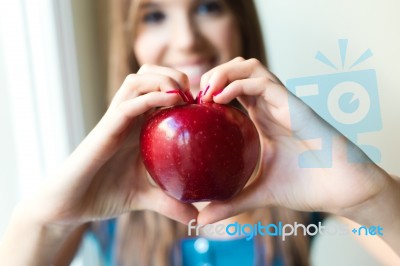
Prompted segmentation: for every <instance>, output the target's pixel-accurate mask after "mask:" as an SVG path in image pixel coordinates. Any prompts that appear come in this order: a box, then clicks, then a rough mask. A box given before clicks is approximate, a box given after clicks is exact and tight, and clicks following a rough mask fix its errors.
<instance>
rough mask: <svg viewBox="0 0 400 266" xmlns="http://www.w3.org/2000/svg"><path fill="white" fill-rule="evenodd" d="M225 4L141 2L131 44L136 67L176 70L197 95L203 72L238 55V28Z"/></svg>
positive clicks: (172, 0) (221, 1)
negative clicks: (144, 66) (186, 76)
mask: <svg viewBox="0 0 400 266" xmlns="http://www.w3.org/2000/svg"><path fill="white" fill-rule="evenodd" d="M225 1H226V0H143V1H141V3H140V7H139V12H138V17H137V27H138V28H137V36H136V40H135V43H134V53H135V56H136V58H137V60H138V63H139V65H142V64H145V63H146V64H154V65H161V66H167V67H172V68H175V69H177V70H180V71H182V72H184V73H185V74H187V75H188V77H189V81H190V86H191V90H192V92H193V93H194V94H197V92H198V91H199V89H200V88H199V84H200V78H201V76H202V75H203V74H204V73H205V72H206V71H208V70H209V69H211V68H212V67H214V66H217V65H219V64H222V63H224V62H227V61H229V60H230V59H232V58H234V57H236V56H239V55H240V54H241V50H242V47H241V41H240V33H239V29H238V25H237V23H236V20H235V18H234V17H233V13H232V12H231V10H230V9H229V7H228V6H227V4H226V2H225ZM203 89H204V88H203Z"/></svg>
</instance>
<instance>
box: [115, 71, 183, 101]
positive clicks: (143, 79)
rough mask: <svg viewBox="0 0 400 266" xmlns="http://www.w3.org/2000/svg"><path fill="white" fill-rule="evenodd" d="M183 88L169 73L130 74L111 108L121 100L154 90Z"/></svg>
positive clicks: (165, 90) (164, 90)
mask: <svg viewBox="0 0 400 266" xmlns="http://www.w3.org/2000/svg"><path fill="white" fill-rule="evenodd" d="M173 90H181V89H180V88H179V84H178V83H177V81H176V80H175V79H174V78H172V77H170V76H167V75H162V74H156V73H153V74H151V73H147V74H141V75H138V74H130V75H128V76H127V77H126V79H125V81H124V82H123V84H122V85H121V88H120V89H119V90H118V92H117V93H116V95H115V96H114V98H113V100H112V102H111V105H110V108H109V109H113V108H115V107H116V106H118V105H119V104H120V103H121V102H124V101H126V100H129V99H133V98H136V97H138V96H140V95H144V94H146V93H149V92H153V91H163V92H167V91H173Z"/></svg>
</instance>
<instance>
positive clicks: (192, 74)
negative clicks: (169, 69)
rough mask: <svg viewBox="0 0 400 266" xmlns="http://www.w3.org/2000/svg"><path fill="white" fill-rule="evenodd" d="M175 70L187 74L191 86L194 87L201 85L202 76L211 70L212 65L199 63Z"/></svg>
mask: <svg viewBox="0 0 400 266" xmlns="http://www.w3.org/2000/svg"><path fill="white" fill-rule="evenodd" d="M174 68H175V69H176V70H179V71H181V72H183V73H185V74H186V75H187V76H188V78H189V83H190V85H191V86H193V85H200V79H201V76H202V75H203V74H204V73H206V72H207V71H208V70H210V69H211V65H210V64H207V63H199V64H187V65H180V66H176V67H174Z"/></svg>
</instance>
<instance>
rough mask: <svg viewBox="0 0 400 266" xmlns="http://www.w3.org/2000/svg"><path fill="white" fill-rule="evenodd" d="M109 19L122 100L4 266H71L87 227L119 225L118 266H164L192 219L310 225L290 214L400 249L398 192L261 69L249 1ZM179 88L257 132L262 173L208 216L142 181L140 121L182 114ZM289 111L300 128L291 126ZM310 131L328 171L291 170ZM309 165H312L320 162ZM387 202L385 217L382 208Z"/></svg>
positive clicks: (15, 226)
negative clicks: (327, 143)
mask: <svg viewBox="0 0 400 266" xmlns="http://www.w3.org/2000/svg"><path fill="white" fill-rule="evenodd" d="M112 9H113V14H112V15H113V16H112V23H113V28H112V32H111V33H112V35H113V36H112V37H111V40H112V41H113V43H112V44H111V47H112V49H111V56H110V73H111V75H110V84H111V86H110V87H111V88H119V89H118V91H117V92H116V93H115V96H114V97H113V99H112V101H111V104H110V107H109V109H108V110H107V112H106V114H105V115H104V116H103V118H102V119H101V120H100V122H99V123H98V124H97V126H96V127H95V128H94V129H93V130H92V132H90V134H89V135H88V136H87V137H86V138H85V140H84V141H83V142H82V143H81V144H80V145H79V147H78V148H77V149H76V150H75V151H74V152H73V154H71V156H70V157H69V158H68V159H67V160H66V162H65V163H64V164H63V165H62V166H61V167H60V169H59V171H58V175H57V177H56V178H53V179H52V180H53V181H52V182H51V183H48V184H46V185H44V187H43V189H42V190H41V191H40V192H39V193H38V194H36V195H35V196H33V197H32V198H30V199H26V200H24V201H23V202H21V203H20V204H19V205H18V207H17V209H16V211H15V213H14V216H13V219H12V221H11V224H10V227H9V229H8V230H7V233H6V235H5V237H4V239H3V241H2V248H1V249H0V258H2V261H3V262H5V263H6V264H7V265H50V264H55V265H62V264H63V263H65V262H67V261H69V260H70V259H71V258H72V257H73V255H74V253H75V251H76V249H77V247H78V244H79V242H80V241H81V238H82V234H83V232H84V231H85V230H87V228H88V227H89V226H90V225H89V223H90V222H94V221H97V220H106V219H109V218H115V217H118V218H117V222H116V225H117V227H116V232H115V238H114V239H113V241H115V247H116V255H115V257H114V258H113V259H114V261H117V262H118V263H119V264H124V265H166V264H169V263H170V261H171V260H170V255H171V250H172V248H173V246H174V244H176V243H177V241H179V239H181V238H182V237H185V236H186V234H187V232H186V229H185V227H183V226H181V225H179V224H178V223H176V222H172V221H171V219H172V220H175V221H178V222H180V223H183V224H187V223H188V222H189V221H190V220H192V219H197V221H198V222H199V223H200V224H208V223H211V222H216V221H220V220H222V219H225V218H229V217H231V218H230V220H225V223H228V222H232V221H239V222H241V223H243V222H244V223H246V222H254V221H258V220H260V221H262V222H263V223H270V222H277V221H282V222H283V223H293V222H294V221H297V222H302V223H305V221H304V222H303V218H304V217H303V215H301V214H300V213H297V212H294V211H288V210H287V209H285V208H289V209H294V210H299V211H308V212H309V211H325V212H329V213H334V214H339V215H343V216H346V217H348V218H351V219H353V220H355V221H357V222H360V223H362V224H374V223H376V224H380V225H381V226H383V227H384V228H385V230H386V232H390V234H385V235H384V236H383V238H384V239H385V240H386V241H387V243H389V244H390V245H391V246H392V247H393V248H394V249H395V250H399V249H400V243H399V240H398V239H396V238H395V237H394V236H395V235H396V234H397V235H398V233H399V232H400V229H399V226H398V225H395V224H393V223H390V221H391V219H392V218H391V217H389V214H388V213H387V212H385V211H384V210H386V209H390V210H392V212H391V215H394V216H395V217H400V214H399V210H398V209H397V208H396V206H397V204H399V203H400V198H399V197H400V196H399V193H398V190H399V186H400V185H399V182H398V181H396V179H394V178H392V177H391V176H389V175H388V174H387V173H385V172H384V171H383V170H382V169H380V168H379V167H378V166H376V165H374V164H373V163H371V162H369V161H368V158H366V157H365V155H364V154H363V153H362V152H361V151H360V150H359V149H358V148H357V147H355V146H352V144H351V143H349V141H348V140H347V139H345V138H344V137H343V136H341V135H339V134H338V133H337V132H335V130H334V129H333V128H331V127H330V126H329V125H327V124H326V123H325V122H324V121H322V120H321V119H320V118H319V117H318V116H317V115H316V114H315V113H314V112H312V110H310V109H309V108H308V107H307V106H305V105H304V104H303V103H302V102H300V101H299V100H298V99H296V98H295V97H293V96H292V95H291V94H289V93H288V92H287V90H286V89H285V88H284V87H283V86H282V84H281V83H280V82H279V80H278V79H277V78H276V77H275V76H274V75H273V74H271V73H270V72H269V71H268V70H267V69H266V68H265V67H264V65H265V58H264V53H263V45H262V41H261V35H260V30H259V26H258V22H257V19H256V13H255V11H254V6H253V3H252V2H251V1H248V0H240V1H223V0H196V1H192V0H142V1H139V0H132V1H122V0H121V1H113V2H112ZM238 56H242V57H238ZM244 58H246V59H244ZM249 58H253V59H249ZM254 58H257V59H258V60H257V59H254ZM130 73H136V74H130ZM121 83H122V85H120V84H121ZM206 88H208V89H207V91H206ZM175 89H180V90H183V91H185V92H187V91H189V90H190V91H192V93H193V94H197V92H198V91H199V90H203V93H204V96H203V97H202V99H203V101H210V102H211V101H214V102H216V103H221V104H227V103H230V102H231V101H233V100H235V99H237V100H239V102H240V104H241V105H242V106H243V108H244V109H246V110H247V112H248V114H249V116H250V117H251V119H252V120H253V121H254V123H255V124H256V126H257V129H258V131H259V134H260V137H261V141H262V146H263V149H262V155H261V159H260V162H261V169H260V172H259V174H258V175H257V177H256V178H255V179H254V181H252V182H251V183H250V184H248V186H247V187H246V188H245V189H244V190H243V191H242V192H241V193H240V194H239V195H237V196H236V197H235V198H233V199H231V200H229V201H228V202H214V203H211V204H209V205H207V206H205V207H204V206H193V205H191V204H184V203H181V202H179V201H176V200H174V199H172V198H170V197H168V196H166V195H165V193H163V192H162V191H161V190H160V189H159V188H157V187H154V186H152V185H151V184H150V183H149V182H148V180H147V175H146V171H145V169H144V167H143V164H142V163H141V158H140V156H139V153H138V145H139V143H138V134H139V131H140V127H141V124H142V122H143V114H144V113H146V112H148V111H151V110H152V109H153V108H156V107H160V106H171V105H175V104H179V102H180V98H179V96H178V95H177V94H171V93H167V92H168V91H170V90H175ZM111 94H114V93H111ZM289 101H290V103H291V106H290V107H291V111H294V112H295V113H296V114H297V118H298V120H299V121H300V122H301V123H298V124H296V125H295V126H293V125H294V124H293V125H292V124H291V120H290V114H289V107H288V102H289ZM309 127H312V128H317V129H318V130H321V131H323V132H328V133H330V134H332V133H335V134H336V133H337V136H338V137H337V138H335V140H334V145H333V166H332V167H331V168H323V167H322V165H321V167H320V168H300V167H299V166H298V163H297V162H298V156H299V154H301V153H302V152H303V151H305V150H314V149H316V148H317V147H313V146H312V144H310V143H306V142H304V141H302V140H301V137H302V134H304V130H305V129H307V128H309ZM348 147H352V156H353V157H354V158H359V159H362V160H364V161H366V163H363V164H351V163H348V162H347V160H346V154H347V148H348ZM314 158H315V160H316V161H317V162H318V161H319V159H320V158H319V157H318V153H314ZM382 202H384V203H385V204H386V207H385V209H382V208H380V206H381V204H382ZM270 206H279V207H276V208H273V207H270ZM239 214H240V215H239ZM377 214H379V215H378V218H376V219H374V216H375V215H377ZM235 215H238V216H235ZM164 217H168V218H164ZM232 217H233V218H232ZM92 225H93V226H92V228H93V230H94V231H95V232H98V231H100V230H97V229H96V228H98V227H101V224H100V225H99V224H97V225H96V223H92ZM21 238H23V239H24V241H23V242H22V243H21V242H20V241H18V240H20V239H21ZM110 241H111V239H110V238H109V239H106V242H110ZM262 241H263V242H264V243H263V244H262V247H263V248H264V249H265V254H266V255H265V260H264V261H265V262H267V264H272V263H274V262H276V261H279V259H283V261H284V263H285V264H286V265H306V264H307V263H308V260H307V252H308V250H307V249H308V241H307V239H306V238H305V237H300V236H298V237H292V238H289V239H288V240H287V241H285V242H281V241H278V240H277V238H271V237H263V238H262ZM398 252H399V251H398ZM260 253H262V252H261V251H260ZM10 254H19V256H17V257H15V256H11V255H10Z"/></svg>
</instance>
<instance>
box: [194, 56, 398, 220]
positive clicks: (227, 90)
mask: <svg viewBox="0 0 400 266" xmlns="http://www.w3.org/2000/svg"><path fill="white" fill-rule="evenodd" d="M207 85H209V89H208V90H207V92H206V93H205V95H204V96H203V97H202V100H203V101H214V102H216V103H221V104H226V103H229V102H230V101H232V100H233V99H235V98H237V99H238V100H239V101H240V103H241V104H242V105H243V106H244V107H245V108H246V109H247V111H248V113H249V116H250V118H251V119H252V120H253V122H254V123H255V125H256V127H257V130H258V132H259V135H260V138H261V143H262V144H261V145H262V151H261V158H260V162H261V164H260V165H261V166H260V171H259V173H258V175H257V177H256V179H255V180H254V181H253V182H252V183H250V184H248V186H247V187H245V189H244V190H243V191H242V192H240V193H239V194H238V195H237V196H235V197H234V198H232V199H231V200H229V201H226V202H213V203H210V204H209V205H208V206H207V207H205V208H204V209H203V210H202V211H201V212H200V214H199V217H198V223H199V224H207V223H212V222H216V221H218V220H221V219H224V218H227V217H231V216H233V215H236V214H238V213H241V212H244V211H248V210H251V209H255V208H259V207H264V206H267V205H276V206H283V207H287V208H290V209H295V210H301V211H326V212H331V213H336V214H341V213H344V212H346V211H349V210H351V209H352V208H353V207H355V206H358V205H360V204H362V203H363V202H365V201H367V200H368V199H371V198H373V197H374V196H376V195H377V194H378V193H380V192H381V191H383V190H384V189H385V188H386V187H387V186H388V183H390V182H388V178H387V176H388V175H387V174H386V173H385V172H384V171H383V170H382V169H380V168H379V167H378V166H377V165H375V164H374V163H373V162H371V161H370V160H369V158H368V157H367V156H366V155H365V154H364V153H363V152H362V151H361V150H360V149H359V148H358V147H357V146H355V145H354V144H352V143H351V142H350V141H349V140H348V139H346V138H345V137H344V136H343V135H342V134H340V133H339V132H338V131H336V130H335V129H334V128H333V127H332V126H330V125H329V124H328V123H326V122H325V121H324V120H323V119H322V118H320V117H319V116H318V115H317V114H316V113H315V112H314V111H313V110H312V109H310V108H309V107H308V106H307V105H305V104H304V103H303V102H302V101H300V100H299V99H298V98H296V97H295V96H294V95H292V94H291V93H290V92H289V91H288V90H287V89H286V88H285V87H284V86H283V85H282V83H281V82H280V81H279V80H278V78H276V77H275V76H274V75H273V74H272V73H271V72H269V71H268V70H267V69H266V68H265V67H264V66H263V65H262V64H261V63H260V62H259V61H258V60H256V59H249V60H244V59H243V58H235V59H234V60H232V61H230V62H228V63H226V64H223V65H220V66H218V67H216V68H214V69H212V70H210V71H209V72H207V73H206V74H204V76H203V77H202V80H201V87H202V88H205V87H206V86H207ZM289 103H290V104H289ZM310 130H311V131H312V133H314V136H324V137H329V138H330V139H328V141H332V142H331V145H330V149H329V150H328V151H327V152H321V147H320V146H321V145H322V144H321V142H322V140H321V141H320V142H318V141H317V142H316V141H308V140H307V136H308V137H309V136H310V135H309V134H310ZM324 141H325V140H324ZM305 151H307V152H308V155H309V159H310V158H311V159H312V162H313V163H314V166H313V167H301V166H300V165H299V158H300V157H299V156H301V154H302V153H304V152H305ZM349 155H350V156H351V158H352V159H355V160H358V161H362V162H363V163H351V162H349V160H348V158H349V157H348V156H349ZM329 164H331V165H329Z"/></svg>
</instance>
